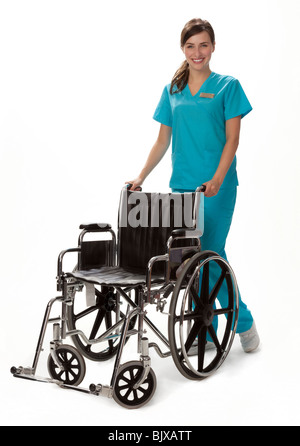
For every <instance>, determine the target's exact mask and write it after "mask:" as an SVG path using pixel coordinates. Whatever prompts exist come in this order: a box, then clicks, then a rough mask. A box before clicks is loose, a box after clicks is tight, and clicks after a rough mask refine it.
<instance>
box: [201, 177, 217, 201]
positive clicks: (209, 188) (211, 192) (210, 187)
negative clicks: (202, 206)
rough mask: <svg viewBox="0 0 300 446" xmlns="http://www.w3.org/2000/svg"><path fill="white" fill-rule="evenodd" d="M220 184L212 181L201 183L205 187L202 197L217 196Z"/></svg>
mask: <svg viewBox="0 0 300 446" xmlns="http://www.w3.org/2000/svg"><path fill="white" fill-rule="evenodd" d="M221 184H222V183H220V182H219V181H217V180H215V179H212V180H210V181H207V182H206V183H203V185H204V186H206V189H205V192H204V196H205V197H214V196H215V195H217V193H218V192H219V190H220V187H221Z"/></svg>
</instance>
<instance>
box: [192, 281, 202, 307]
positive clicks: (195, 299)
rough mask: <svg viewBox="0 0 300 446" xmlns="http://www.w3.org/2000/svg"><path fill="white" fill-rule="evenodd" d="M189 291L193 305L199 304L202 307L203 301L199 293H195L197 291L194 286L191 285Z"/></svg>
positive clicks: (197, 305)
mask: <svg viewBox="0 0 300 446" xmlns="http://www.w3.org/2000/svg"><path fill="white" fill-rule="evenodd" d="M189 291H190V293H191V296H192V300H193V302H194V305H195V307H199V306H201V307H202V308H203V302H202V300H201V299H200V297H199V294H198V293H197V291H196V290H195V288H194V287H193V285H192V286H191V287H190V290H189Z"/></svg>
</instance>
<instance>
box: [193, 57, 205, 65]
mask: <svg viewBox="0 0 300 446" xmlns="http://www.w3.org/2000/svg"><path fill="white" fill-rule="evenodd" d="M192 61H193V62H194V63H195V64H200V63H202V62H203V61H204V57H202V58H201V59H192Z"/></svg>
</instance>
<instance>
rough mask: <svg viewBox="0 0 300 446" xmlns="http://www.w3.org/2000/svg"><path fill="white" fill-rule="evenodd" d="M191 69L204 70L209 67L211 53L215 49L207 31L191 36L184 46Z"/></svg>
mask: <svg viewBox="0 0 300 446" xmlns="http://www.w3.org/2000/svg"><path fill="white" fill-rule="evenodd" d="M182 50H183V52H184V55H185V58H186V61H187V62H188V64H189V67H190V70H196V71H198V72H199V71H202V70H205V69H207V68H209V62H210V59H211V55H212V53H213V52H214V50H215V45H214V44H212V42H211V39H210V36H209V34H208V32H207V31H202V32H200V33H198V34H195V35H194V36H192V37H190V38H189V39H188V40H187V41H186V42H185V44H184V46H183V48H182Z"/></svg>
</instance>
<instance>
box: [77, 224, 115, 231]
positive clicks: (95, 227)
mask: <svg viewBox="0 0 300 446" xmlns="http://www.w3.org/2000/svg"><path fill="white" fill-rule="evenodd" d="M79 229H86V230H87V231H97V232H101V231H107V230H108V229H111V225H110V224H109V223H82V224H81V225H80V226H79Z"/></svg>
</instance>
